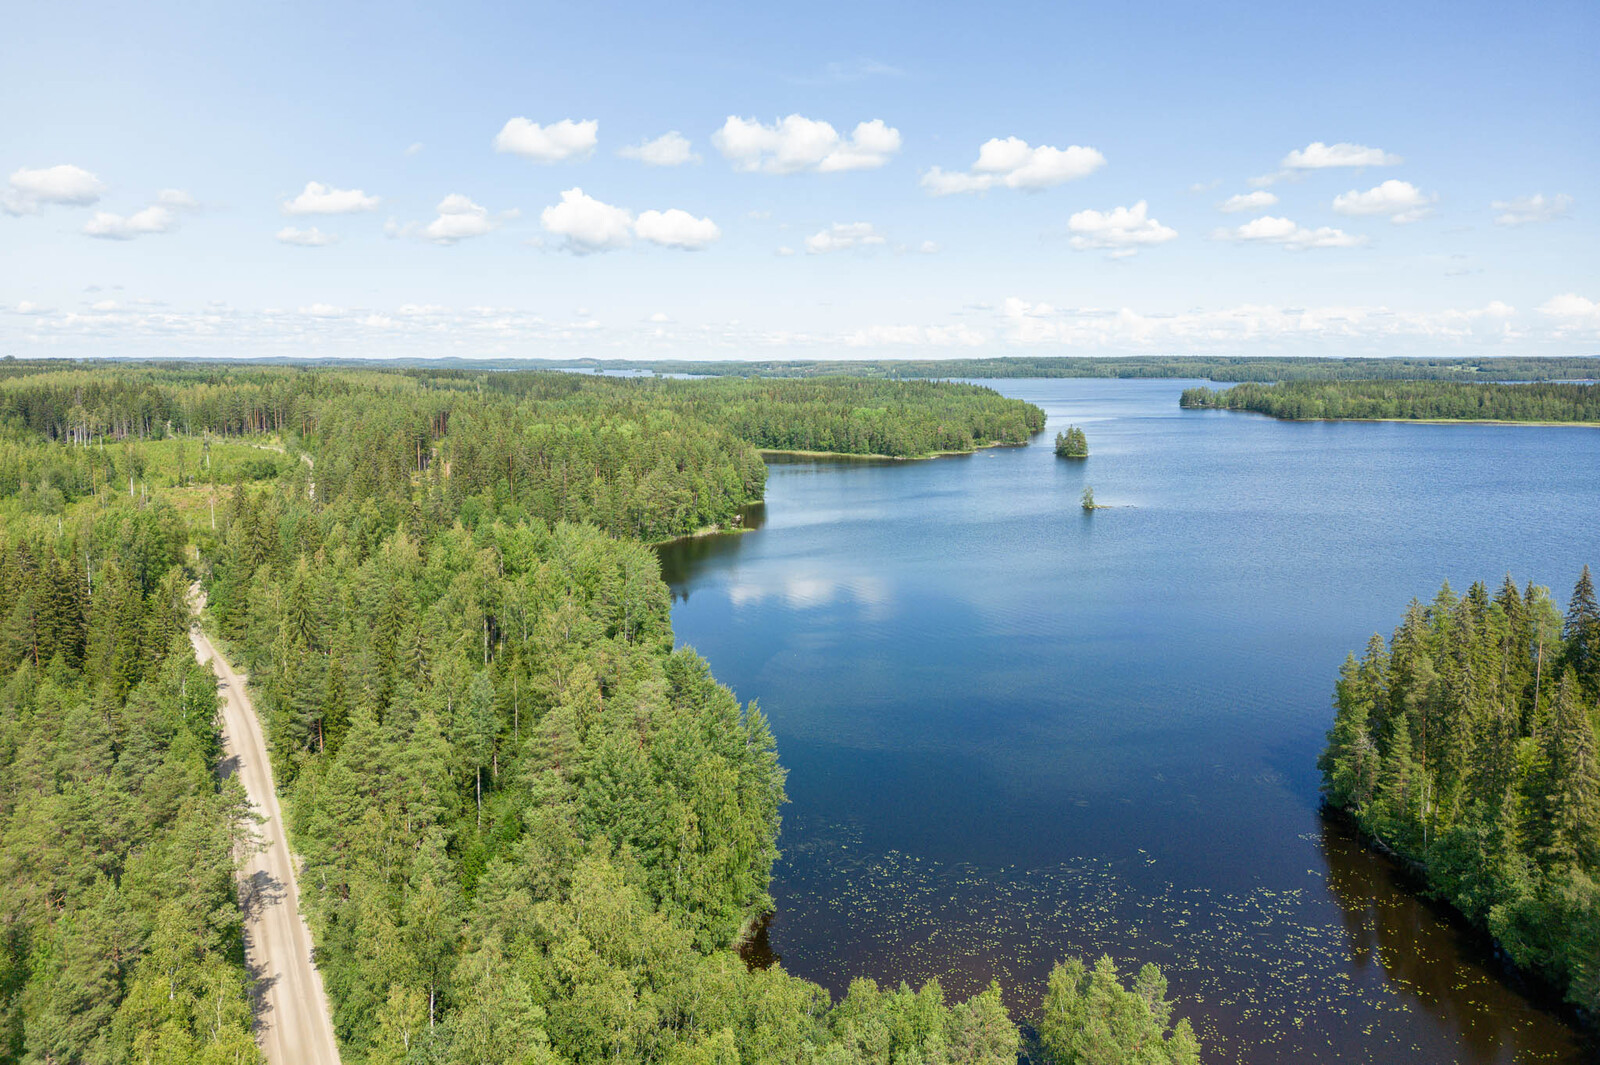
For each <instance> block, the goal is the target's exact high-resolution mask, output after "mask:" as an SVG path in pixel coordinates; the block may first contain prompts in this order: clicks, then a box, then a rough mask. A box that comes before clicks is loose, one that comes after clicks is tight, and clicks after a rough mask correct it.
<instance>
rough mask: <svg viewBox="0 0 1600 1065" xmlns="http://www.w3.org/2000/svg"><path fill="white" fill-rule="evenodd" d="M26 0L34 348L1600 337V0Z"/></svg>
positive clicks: (3, 200) (698, 353)
mask: <svg viewBox="0 0 1600 1065" xmlns="http://www.w3.org/2000/svg"><path fill="white" fill-rule="evenodd" d="M7 23H8V31H7V33H6V34H5V35H4V38H3V39H0V130H3V135H0V247H3V248H4V249H5V254H4V256H3V257H0V352H4V353H8V354H15V355H18V356H40V355H75V356H93V355H140V356H164V355H183V356H208V357H226V356H262V355H303V356H438V355H460V356H466V357H487V356H554V357H572V356H577V355H593V356H598V357H682V358H783V357H806V358H815V357H897V356H898V357H938V356H967V355H1006V354H1041V355H1042V354H1051V355H1057V354H1147V353H1197V354H1199V353H1237V354H1289V355H1296V354H1308V355H1310V354H1336V355H1337V354H1350V355H1372V354H1378V355H1473V354H1488V353H1506V354H1524V353H1526V354H1551V355H1554V354H1590V353H1600V251H1597V248H1600V241H1597V237H1600V230H1597V225H1596V221H1595V219H1596V210H1595V208H1596V203H1597V200H1600V61H1597V59H1596V55H1597V52H1600V8H1596V6H1595V5H1594V4H1593V3H1585V4H1580V3H1573V4H1562V3H1549V4H1542V5H1538V6H1537V7H1532V6H1530V7H1528V8H1515V9H1514V8H1509V7H1506V6H1505V5H1494V6H1491V5H1487V4H1473V3H1466V4H1463V3H1456V4H1428V5H1418V4H1409V5H1408V4H1384V5H1378V4H1370V5H1362V4H1346V5H1341V6H1339V7H1337V8H1335V7H1333V6H1330V5H1260V4H1253V5H1220V4H1210V5H1196V4H1119V5H1109V4H1103V5H1096V6H1092V7H1091V6H1077V5H1067V4H1048V5H1047V4H1039V5H1011V6H1003V5H960V6H958V5H911V4H906V5H886V4H870V3H852V4H839V5H825V4H807V5H789V6H785V7H778V6H776V5H769V6H768V7H767V9H763V7H762V6H761V5H705V4H701V5H677V6H669V5H649V6H646V5H623V6H619V5H593V4H591V5H561V6H553V5H552V6H546V5H488V4H455V5H450V6H449V7H448V8H446V7H445V6H444V5H435V6H417V5H405V4H392V3H391V4H382V5H379V4H361V5H352V4H321V5H309V4H297V3H284V4H272V5H227V4H189V5H165V4H157V3H152V4H143V5H109V4H108V5H96V4H74V5H65V4H31V5H19V6H17V7H16V8H15V9H14V10H13V11H11V12H10V13H9V14H8V16H7ZM673 132H676V133H677V134H678V138H669V139H667V140H665V141H663V140H661V139H660V138H662V137H663V136H664V135H666V134H669V133H673ZM685 141H686V142H687V143H686V144H685V143H684V142H685ZM647 143H648V144H652V145H653V146H652V147H651V148H649V149H648V150H640V151H636V152H634V153H633V155H632V156H631V157H630V156H627V155H624V154H622V153H623V150H624V149H627V148H629V147H630V146H633V147H634V148H640V146H642V145H645V144H647ZM641 155H642V156H643V157H644V158H640V157H639V156H641ZM578 190H581V191H578ZM1236 197H1240V198H1242V197H1249V198H1248V199H1234V198H1236ZM1230 201H1231V202H1230ZM1225 208H1231V209H1225Z"/></svg>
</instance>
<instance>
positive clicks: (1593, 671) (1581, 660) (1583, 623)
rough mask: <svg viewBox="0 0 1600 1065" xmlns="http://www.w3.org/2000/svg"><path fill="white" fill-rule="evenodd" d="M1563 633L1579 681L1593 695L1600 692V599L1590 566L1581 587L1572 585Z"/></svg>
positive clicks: (1582, 576) (1568, 657) (1584, 572)
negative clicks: (1595, 590) (1595, 591)
mask: <svg viewBox="0 0 1600 1065" xmlns="http://www.w3.org/2000/svg"><path fill="white" fill-rule="evenodd" d="M1561 637H1562V639H1563V640H1564V641H1565V643H1566V648H1567V664H1568V665H1570V666H1571V667H1572V668H1573V670H1574V672H1576V673H1577V677H1578V682H1579V683H1580V684H1582V685H1583V688H1584V690H1585V691H1586V692H1587V693H1588V694H1589V696H1590V697H1591V698H1593V697H1594V696H1596V695H1600V603H1597V602H1596V601H1595V594H1594V581H1593V580H1592V579H1591V578H1590V576H1589V567H1588V566H1584V567H1583V573H1582V574H1580V575H1579V577H1578V584H1577V587H1575V588H1573V589H1572V600H1571V601H1570V602H1569V603H1568V605H1567V620H1566V625H1565V626H1564V627H1563V628H1562V632H1561Z"/></svg>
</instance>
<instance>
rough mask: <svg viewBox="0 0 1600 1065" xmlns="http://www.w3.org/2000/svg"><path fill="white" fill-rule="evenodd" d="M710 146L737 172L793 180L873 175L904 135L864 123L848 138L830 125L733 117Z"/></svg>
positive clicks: (794, 118)
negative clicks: (812, 174) (812, 175)
mask: <svg viewBox="0 0 1600 1065" xmlns="http://www.w3.org/2000/svg"><path fill="white" fill-rule="evenodd" d="M711 143H712V144H713V145H714V146H715V147H716V149H717V151H719V152H721V153H722V155H723V158H725V159H727V160H728V161H729V162H731V163H733V166H734V169H735V170H744V171H751V172H754V171H760V172H762V173H767V174H793V173H797V172H799V171H802V170H811V171H816V172H818V173H828V172H831V171H838V170H871V169H875V168H877V167H880V166H883V165H884V164H885V163H887V162H888V161H889V157H890V156H892V155H894V154H895V153H896V152H898V151H899V150H900V131H899V130H897V129H895V128H893V127H891V126H889V125H886V124H885V123H884V122H883V120H882V119H877V118H875V119H873V120H871V121H870V122H861V123H858V124H857V125H856V128H855V130H854V131H852V132H851V134H850V136H848V137H841V136H840V135H839V131H838V130H836V129H834V128H833V126H832V125H831V124H830V123H827V122H822V121H818V120H816V119H811V118H806V117H805V116H803V115H790V116H789V117H788V118H785V119H781V120H780V121H778V122H775V123H773V124H772V125H765V124H763V123H762V122H760V121H759V120H757V119H753V118H740V117H738V116H737V115H729V116H728V119H727V121H726V122H724V123H723V124H722V128H721V129H719V130H717V131H716V132H715V133H713V134H712V135H711Z"/></svg>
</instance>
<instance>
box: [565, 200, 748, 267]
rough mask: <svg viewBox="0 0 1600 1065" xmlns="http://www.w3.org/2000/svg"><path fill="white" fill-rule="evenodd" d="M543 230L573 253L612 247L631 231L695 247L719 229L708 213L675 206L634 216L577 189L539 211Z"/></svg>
mask: <svg viewBox="0 0 1600 1065" xmlns="http://www.w3.org/2000/svg"><path fill="white" fill-rule="evenodd" d="M539 222H540V224H541V225H543V226H544V228H545V232H547V233H550V234H551V235H553V236H557V237H560V238H561V247H562V249H563V250H565V251H569V252H572V253H573V254H575V255H588V254H590V253H592V252H601V251H615V250H616V249H618V248H625V247H627V246H628V245H629V244H630V243H632V241H633V238H634V237H638V238H639V239H640V240H644V241H648V242H649V243H651V244H659V245H661V246H662V247H664V248H678V249H681V250H683V251H699V250H700V249H702V248H705V247H708V246H710V245H711V244H713V243H715V242H716V241H717V240H720V239H721V237H722V230H721V229H719V228H717V224H716V223H715V222H713V221H712V220H711V219H709V218H696V217H695V216H694V215H692V214H690V213H689V212H688V211H681V210H679V209H678V208H676V207H672V208H668V209H667V210H665V211H645V212H643V213H641V214H640V215H639V216H638V218H637V219H636V218H635V217H634V214H633V212H632V211H630V210H628V209H627V208H626V207H617V206H614V205H612V204H609V203H603V202H601V201H600V200H597V199H595V198H594V197H593V196H590V195H588V194H587V193H585V192H584V191H583V190H582V189H579V188H572V189H568V190H567V191H565V192H563V193H562V194H561V202H560V203H557V204H552V205H551V206H549V207H546V208H545V209H544V210H543V211H542V212H540V214H539Z"/></svg>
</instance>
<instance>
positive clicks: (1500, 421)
mask: <svg viewBox="0 0 1600 1065" xmlns="http://www.w3.org/2000/svg"><path fill="white" fill-rule="evenodd" d="M1181 409H1183V410H1215V411H1225V412H1227V413H1229V414H1258V415H1260V416H1261V417H1263V418H1271V419H1272V420H1273V421H1275V422H1305V423H1311V422H1330V423H1331V422H1365V423H1368V424H1372V425H1376V424H1378V423H1381V422H1397V423H1401V424H1406V425H1530V426H1543V427H1545V428H1561V427H1568V426H1570V427H1572V428H1575V429H1600V422H1545V421H1520V420H1512V419H1508V418H1288V417H1285V416H1283V415H1281V414H1272V413H1269V412H1267V411H1264V410H1251V409H1249V408H1248V407H1183V408H1181Z"/></svg>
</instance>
